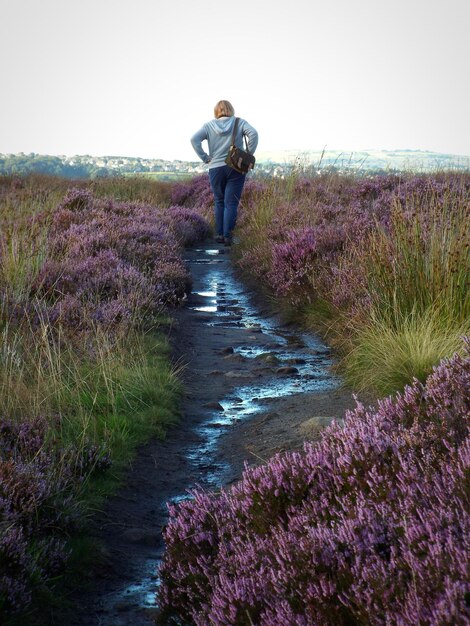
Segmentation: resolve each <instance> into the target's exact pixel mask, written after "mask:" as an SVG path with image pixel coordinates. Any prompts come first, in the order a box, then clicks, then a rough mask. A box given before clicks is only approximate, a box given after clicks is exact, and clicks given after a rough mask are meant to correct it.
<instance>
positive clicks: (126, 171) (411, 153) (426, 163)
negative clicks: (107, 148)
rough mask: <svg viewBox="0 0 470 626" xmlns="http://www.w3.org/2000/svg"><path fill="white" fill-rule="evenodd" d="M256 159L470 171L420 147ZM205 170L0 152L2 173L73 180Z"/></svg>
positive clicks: (283, 170) (459, 160) (274, 169)
mask: <svg viewBox="0 0 470 626" xmlns="http://www.w3.org/2000/svg"><path fill="white" fill-rule="evenodd" d="M256 158H257V164H256V168H255V174H256V175H259V176H284V175H285V174H287V173H288V172H289V171H291V170H292V168H294V167H304V168H306V169H311V168H313V169H315V170H319V169H334V170H335V171H339V172H344V171H355V172H358V173H369V172H387V171H403V170H408V171H409V170H413V171H418V172H426V171H431V170H436V169H459V170H467V171H470V157H464V156H457V155H453V154H441V153H438V152H426V151H420V150H367V151H366V150H364V151H361V152H347V151H340V150H325V151H324V152H320V151H305V150H304V151H302V150H283V151H271V152H266V151H265V152H263V151H262V150H261V151H259V152H257V153H256ZM204 171H206V167H205V166H204V165H203V164H202V163H201V162H200V161H168V160H165V159H143V158H140V157H126V156H100V157H96V156H90V155H75V156H64V155H59V156H50V155H41V154H35V153H31V154H23V153H19V154H0V175H1V174H4V175H5V174H6V175H9V174H14V175H24V174H29V173H33V172H34V173H41V174H51V175H55V176H62V177H65V178H71V179H73V178H96V177H100V176H122V175H132V174H142V175H146V176H152V177H155V178H158V179H163V180H165V179H167V180H172V179H175V178H178V177H181V176H192V175H194V174H199V173H202V172H204Z"/></svg>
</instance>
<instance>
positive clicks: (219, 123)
mask: <svg viewBox="0 0 470 626" xmlns="http://www.w3.org/2000/svg"><path fill="white" fill-rule="evenodd" d="M234 123H235V117H233V116H232V117H219V119H218V120H211V121H210V122H208V123H207V126H209V128H210V129H211V130H212V131H213V132H214V133H216V135H230V134H231V132H232V130H233V125H234Z"/></svg>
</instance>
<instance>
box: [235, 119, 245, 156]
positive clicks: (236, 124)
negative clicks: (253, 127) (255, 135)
mask: <svg viewBox="0 0 470 626" xmlns="http://www.w3.org/2000/svg"><path fill="white" fill-rule="evenodd" d="M239 121H240V118H239V117H236V118H235V123H234V124H233V130H232V146H235V136H236V134H237V129H238V122H239ZM243 139H244V140H245V148H246V151H247V152H248V140H247V138H246V135H243Z"/></svg>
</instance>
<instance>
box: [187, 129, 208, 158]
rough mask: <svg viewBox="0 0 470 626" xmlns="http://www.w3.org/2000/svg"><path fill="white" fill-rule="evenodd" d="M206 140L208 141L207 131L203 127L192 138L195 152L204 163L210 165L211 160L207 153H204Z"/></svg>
mask: <svg viewBox="0 0 470 626" xmlns="http://www.w3.org/2000/svg"><path fill="white" fill-rule="evenodd" d="M205 139H207V131H206V128H205V126H203V127H202V128H201V129H200V130H198V131H197V133H194V135H193V136H192V137H191V145H192V146H193V148H194V151H195V152H196V154H197V156H198V157H199V158H200V159H201V161H204V163H209V162H210V160H211V158H210V156H209V155H208V154H207V153H206V152H204V150H203V148H202V142H203V141H204V140H205Z"/></svg>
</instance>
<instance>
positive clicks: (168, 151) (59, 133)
mask: <svg viewBox="0 0 470 626" xmlns="http://www.w3.org/2000/svg"><path fill="white" fill-rule="evenodd" d="M469 26H470V0H322V1H319V0H250V1H248V0H237V1H236V2H231V1H228V2H223V1H222V0H168V1H163V0H132V1H130V0H80V1H78V0H0V153H1V152H7V153H8V152H13V153H15V152H26V153H29V152H37V153H41V154H66V155H73V154H92V155H123V156H140V157H155V158H168V159H182V160H186V159H191V160H195V158H196V157H195V155H194V153H193V151H192V148H191V146H190V144H189V137H190V136H191V135H192V134H193V133H194V132H195V131H196V130H197V129H198V128H199V127H200V126H202V124H203V123H204V122H205V121H208V120H209V119H211V118H212V117H213V107H214V104H215V103H216V102H217V101H218V100H220V99H228V100H230V101H231V102H232V104H233V105H234V107H235V112H236V114H237V115H239V116H241V117H243V118H245V119H247V120H248V121H249V122H250V123H251V124H252V125H253V126H254V127H255V128H256V129H257V130H258V132H259V135H260V144H259V151H260V152H262V151H267V150H277V149H293V150H299V151H301V150H307V149H310V150H322V149H323V148H324V147H325V146H326V147H327V149H341V150H345V151H355V150H361V149H404V148H408V149H422V150H432V151H439V152H446V153H454V154H461V155H470V105H469V98H470V36H469Z"/></svg>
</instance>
